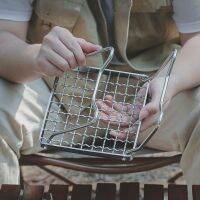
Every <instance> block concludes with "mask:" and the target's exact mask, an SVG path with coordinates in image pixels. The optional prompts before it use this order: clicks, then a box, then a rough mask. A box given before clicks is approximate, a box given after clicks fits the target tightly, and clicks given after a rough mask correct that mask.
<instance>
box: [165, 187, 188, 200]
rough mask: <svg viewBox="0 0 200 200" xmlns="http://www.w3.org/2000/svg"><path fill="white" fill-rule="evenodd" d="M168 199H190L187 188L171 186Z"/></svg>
mask: <svg viewBox="0 0 200 200" xmlns="http://www.w3.org/2000/svg"><path fill="white" fill-rule="evenodd" d="M168 199H169V200H187V199H188V192H187V186H186V185H175V184H170V185H169V186H168Z"/></svg>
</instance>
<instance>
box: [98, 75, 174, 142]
mask: <svg viewBox="0 0 200 200" xmlns="http://www.w3.org/2000/svg"><path fill="white" fill-rule="evenodd" d="M164 81H165V79H164V78H163V77H158V78H155V79H153V80H152V81H151V82H150V85H149V90H148V100H149V102H148V103H147V104H146V105H145V106H144V107H143V105H142V104H143V99H144V96H145V91H146V89H145V87H142V89H141V90H140V91H139V92H138V95H137V97H136V101H135V104H134V105H130V104H122V103H118V102H115V101H114V100H113V97H112V96H106V97H105V100H104V101H102V100H98V101H97V102H96V103H97V106H98V108H99V110H100V120H102V121H103V122H104V123H110V124H111V125H114V126H116V127H117V126H119V131H117V130H114V129H113V130H112V131H110V134H111V135H113V136H115V137H116V136H117V137H118V138H119V139H121V140H125V139H126V137H127V133H132V134H129V136H131V135H133V134H134V133H135V132H136V131H137V125H136V124H135V122H136V121H137V120H139V119H140V120H141V121H142V126H141V131H144V130H145V129H147V128H149V127H151V126H152V125H154V124H155V123H156V122H157V119H158V116H159V114H160V111H159V102H160V98H161V94H162V90H163V84H164ZM171 94H172V93H171V91H170V89H169V90H167V93H166V96H165V97H166V98H165V101H164V108H165V109H166V107H167V106H168V104H169V102H170V100H171V98H172V95H171ZM129 139H131V138H129Z"/></svg>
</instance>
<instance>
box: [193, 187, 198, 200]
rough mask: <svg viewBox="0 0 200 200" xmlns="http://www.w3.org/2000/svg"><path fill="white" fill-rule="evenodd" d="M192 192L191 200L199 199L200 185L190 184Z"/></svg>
mask: <svg viewBox="0 0 200 200" xmlns="http://www.w3.org/2000/svg"><path fill="white" fill-rule="evenodd" d="M192 194H193V200H199V199H200V185H193V186H192Z"/></svg>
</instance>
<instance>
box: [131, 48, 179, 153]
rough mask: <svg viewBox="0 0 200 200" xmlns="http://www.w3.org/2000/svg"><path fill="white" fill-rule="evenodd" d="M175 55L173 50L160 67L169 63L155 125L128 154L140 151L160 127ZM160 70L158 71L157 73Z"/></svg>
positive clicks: (175, 51)
mask: <svg viewBox="0 0 200 200" xmlns="http://www.w3.org/2000/svg"><path fill="white" fill-rule="evenodd" d="M177 53H178V50H177V49H175V50H173V51H172V53H171V54H170V55H169V56H168V57H167V59H166V60H165V62H164V63H163V65H162V66H161V70H163V69H164V68H165V67H166V65H167V64H168V63H169V62H170V63H169V68H168V70H167V74H166V76H165V81H164V85H163V90H162V94H161V97H160V102H159V110H160V115H159V117H158V121H157V125H156V127H155V128H154V129H153V130H152V131H151V133H150V134H149V135H148V136H147V137H146V138H145V139H144V141H143V142H142V143H141V144H140V145H139V146H138V147H136V145H137V144H134V150H131V151H129V153H130V154H133V153H134V152H136V151H138V150H140V149H141V148H143V147H144V145H145V144H146V143H147V142H148V141H149V140H150V139H151V137H152V136H153V135H154V134H155V133H156V131H157V130H158V128H159V127H160V124H161V121H162V119H163V116H164V110H163V104H164V98H165V94H166V91H167V86H168V83H169V79H170V76H171V72H172V69H173V66H174V62H175V60H176V57H177ZM161 70H159V72H160V71H161ZM157 74H158V73H156V75H157ZM154 77H155V76H154ZM140 125H141V122H140ZM138 135H139V133H138V134H136V137H138ZM136 141H137V140H136Z"/></svg>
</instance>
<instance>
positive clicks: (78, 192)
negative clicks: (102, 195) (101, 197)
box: [71, 185, 92, 200]
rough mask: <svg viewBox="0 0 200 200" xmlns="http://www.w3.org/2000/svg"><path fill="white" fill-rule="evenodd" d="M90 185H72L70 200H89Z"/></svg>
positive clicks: (90, 194) (90, 193)
mask: <svg viewBox="0 0 200 200" xmlns="http://www.w3.org/2000/svg"><path fill="white" fill-rule="evenodd" d="M91 196H92V185H74V186H73V190H72V197H71V200H91V198H92V197H91Z"/></svg>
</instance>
